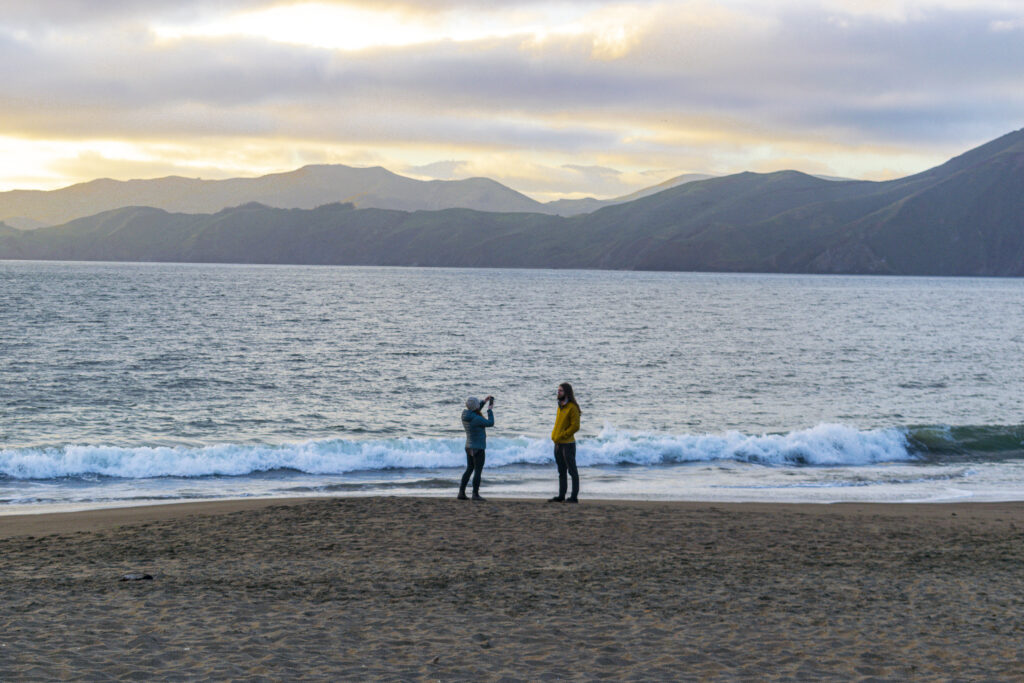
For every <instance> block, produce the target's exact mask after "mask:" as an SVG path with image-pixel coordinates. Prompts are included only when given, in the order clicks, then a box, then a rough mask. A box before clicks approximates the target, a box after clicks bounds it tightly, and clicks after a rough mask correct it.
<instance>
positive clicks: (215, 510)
mask: <svg viewBox="0 0 1024 683" xmlns="http://www.w3.org/2000/svg"><path fill="white" fill-rule="evenodd" d="M333 500H364V501H365V500H374V501H380V502H381V503H386V502H387V501H438V502H444V501H448V500H449V497H442V496H382V495H367V496H308V497H295V496H293V497H281V498H272V497H267V498H224V499H204V500H184V501H165V502H159V503H141V504H138V505H122V506H116V507H100V508H87V509H79V510H60V511H43V512H16V513H11V514H3V513H0V539H5V538H15V537H17V536H27V535H30V536H42V535H49V534H64V533H81V532H92V531H99V530H105V529H112V528H116V527H122V526H131V525H134V524H147V523H150V522H163V521H176V520H181V519H183V518H186V517H191V516H195V515H200V516H216V515H226V514H231V513H236V512H247V511H254V510H262V509H265V508H268V507H275V506H284V507H294V506H301V505H304V504H311V503H316V502H323V501H333ZM451 502H452V503H453V504H464V503H465V501H455V500H451ZM491 503H494V504H503V503H527V504H533V503H535V504H537V505H538V506H541V505H544V506H546V505H547V503H546V502H545V500H544V499H542V498H499V497H490V496H488V498H487V502H486V503H483V504H474V503H472V502H469V503H466V504H468V505H484V506H486V505H489V504H491ZM593 505H600V506H613V507H627V508H647V509H659V508H662V509H666V510H675V511H699V510H728V511H734V512H746V513H765V512H797V513H803V514H815V513H826V512H828V511H831V512H832V513H836V514H840V513H841V514H875V515H886V516H893V515H898V516H913V517H922V518H937V517H947V516H949V515H951V514H953V516H957V515H958V514H969V515H974V516H979V515H980V516H990V515H1011V516H1019V517H1020V519H1021V523H1022V524H1024V500H1009V501H977V502H970V501H951V502H922V503H919V502H896V503H876V502H867V503H862V502H835V503H832V502H822V503H816V502H805V503H789V502H779V503H775V502H716V501H688V500H638V499H628V498H608V499H598V498H594V499H591V498H586V499H583V500H582V501H581V503H580V506H581V507H586V506H593Z"/></svg>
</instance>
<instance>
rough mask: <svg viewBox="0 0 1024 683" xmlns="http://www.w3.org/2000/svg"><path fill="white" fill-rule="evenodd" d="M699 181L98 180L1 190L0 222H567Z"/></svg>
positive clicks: (345, 171)
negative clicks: (392, 218)
mask: <svg viewBox="0 0 1024 683" xmlns="http://www.w3.org/2000/svg"><path fill="white" fill-rule="evenodd" d="M703 177H707V176H679V177H678V178H673V179H672V180H669V181H666V182H665V183H662V184H661V185H658V186H655V187H652V188H648V189H646V190H641V191H640V192H638V193H634V194H633V195H628V196H626V197H622V198H619V199H609V200H599V199H568V200H559V201H556V202H549V203H547V204H545V203H541V202H538V201H536V200H534V199H531V198H529V197H527V196H526V195H524V194H522V193H520V192H516V191H515V190H513V189H511V188H509V187H506V186H505V185H502V184H501V183H499V182H496V181H494V180H491V179H489V178H467V179H464V180H415V179H413V178H407V177H405V176H401V175H398V174H397V173H392V172H391V171H389V170H387V169H385V168H381V167H380V166H375V167H372V168H354V167H351V166H344V165H340V164H334V165H312V166H303V167H302V168H300V169H297V170H295V171H289V172H287V173H273V174H270V175H265V176H260V177H258V178H230V179H227V180H201V179H198V178H183V177H181V176H168V177H166V178H155V179H151V180H111V179H109V178H104V179H99V180H92V181H89V182H86V183H79V184H77V185H72V186H70V187H65V188H62V189H59V190H50V191H42V190H12V191H9V192H0V220H2V221H4V222H6V223H7V224H8V225H9V226H11V227H13V228H19V229H22V230H33V229H37V228H40V227H46V226H50V225H59V224H61V223H66V222H68V221H72V220H75V219H77V218H84V217H86V216H93V215H95V214H98V213H102V212H104V211H110V210H112V209H119V208H122V207H126V206H151V207H153V208H157V209H164V210H165V211H177V212H182V213H216V212H217V211H220V210H221V209H225V208H228V207H232V206H240V205H242V204H247V203H249V202H260V203H261V204H265V205H267V206H270V207H274V208H282V209H313V208H316V207H318V206H322V205H324V204H330V203H333V202H352V203H353V204H355V205H356V206H357V207H358V208H361V209H374V208H376V209H398V210H402V211H438V210H441V209H452V208H463V209H476V210H478V211H498V212H506V211H514V212H536V213H548V214H557V215H564V216H570V215H575V214H581V213H589V212H591V211H596V210H597V209H599V208H602V207H604V206H610V205H612V204H617V203H621V202H624V201H630V200H631V199H636V198H637V197H639V196H645V195H647V194H652V193H654V192H658V191H660V190H662V189H665V188H666V187H672V186H675V185H678V184H680V183H682V182H688V181H690V180H694V179H699V178H703Z"/></svg>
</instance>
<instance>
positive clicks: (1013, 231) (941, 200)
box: [0, 130, 1024, 276]
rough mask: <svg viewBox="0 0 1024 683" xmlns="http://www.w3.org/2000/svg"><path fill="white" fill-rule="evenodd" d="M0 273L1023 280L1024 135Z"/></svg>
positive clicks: (83, 228)
mask: <svg viewBox="0 0 1024 683" xmlns="http://www.w3.org/2000/svg"><path fill="white" fill-rule="evenodd" d="M0 258H33V259H72V260H73V259H85V260H139V261H198V262H238V263H310V264H314V263H315V264H365V265H421V266H486V267H558V268H617V269H643V270H702V271H747V272H791V273H873V274H908V275H984V276H1022V275H1024V130H1021V131H1016V132H1014V133H1010V134H1008V135H1005V136H1003V137H1001V138H999V139H997V140H994V141H992V142H990V143H988V144H986V145H983V146H981V147H979V148H976V149H974V150H971V151H969V152H967V153H965V154H963V155H961V156H958V157H956V158H954V159H951V160H950V161H948V162H947V163H945V164H943V165H941V166H938V167H936V168H933V169H930V170H928V171H925V172H924V173H920V174H917V175H913V176H909V177H906V178H900V179H898V180H892V181H887V182H867V181H835V180H824V179H821V178H816V177H813V176H809V175H806V174H803V173H799V172H796V171H780V172H777V173H768V174H757V173H740V174H736V175H732V176H724V177H719V178H711V179H707V180H701V181H695V182H688V183H685V184H683V185H679V186H676V187H672V188H670V189H667V190H664V191H662V192H658V193H656V194H653V195H651V196H647V197H642V198H640V199H636V200H634V201H630V202H625V203H621V204H616V205H612V206H607V207H605V208H601V209H599V210H597V211H595V212H593V213H589V214H584V215H577V216H572V217H560V216H551V215H546V214H543V213H523V212H482V211H475V210H471V209H445V210H440V211H400V210H394V209H372V208H371V209H365V208H357V207H356V206H355V205H353V204H352V203H334V204H329V205H325V206H320V207H318V208H316V209H310V210H302V209H290V210H285V209H277V208H272V207H268V206H265V205H261V204H245V205H242V206H238V207H235V208H232V209H226V210H222V211H218V212H216V213H206V214H186V213H170V212H167V211H164V210H160V209H155V208H139V207H135V208H123V209H117V210H113V211H109V212H105V213H102V214H99V215H96V216H91V217H87V218H82V219H78V220H75V221H72V222H69V223H67V224H65V225H62V226H57V227H51V228H42V229H38V230H35V231H32V232H18V231H14V230H10V229H9V230H8V231H6V232H4V231H2V230H0Z"/></svg>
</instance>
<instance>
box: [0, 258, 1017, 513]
mask: <svg viewBox="0 0 1024 683" xmlns="http://www.w3.org/2000/svg"><path fill="white" fill-rule="evenodd" d="M0 330H2V333H0V514H11V513H22V512H26V511H28V512H32V511H49V510H58V509H60V510H64V509H82V508H88V507H112V506H121V505H135V504H145V503H150V502H169V501H180V500H196V499H216V498H238V497H253V496H260V497H295V496H322V495H344V496H357V495H382V494H383V495H417V496H454V495H455V493H456V491H457V480H458V478H459V476H460V475H461V471H462V468H463V466H464V464H465V455H464V452H463V440H464V435H463V432H462V427H461V423H460V420H459V416H460V413H461V410H462V405H463V401H464V400H465V398H466V397H467V396H469V395H476V396H485V395H488V394H493V395H494V396H495V397H496V401H495V417H496V426H495V427H494V428H492V429H490V430H488V449H487V465H486V467H485V469H484V485H483V489H482V492H483V494H484V495H485V496H487V495H490V496H497V497H501V496H514V497H522V498H537V499H541V498H546V497H548V496H550V495H552V494H554V493H555V491H556V487H557V481H556V473H555V468H554V465H553V461H552V458H551V443H550V440H549V439H548V435H549V434H550V430H551V426H552V423H553V420H554V414H555V389H556V386H557V385H558V383H560V382H563V381H569V382H571V383H572V384H573V386H574V387H575V389H576V394H577V397H578V399H579V401H580V405H581V407H582V414H583V418H582V430H581V432H580V434H579V435H578V442H579V443H578V462H579V464H580V465H581V479H582V490H581V497H582V498H584V499H586V498H587V497H591V498H630V499H657V500H697V501H723V502H724V501H780V502H820V503H834V502H843V501H882V502H925V501H927V502H943V501H964V500H976V501H993V500H1020V499H1024V418H1022V408H1024V363H1022V362H1021V361H1022V358H1024V280H1017V279H969V278H888V277H845V276H803V275H759V274H711V273H638V272H618V271H556V270H468V269H417V268H371V267H306V266H249V265H244V266H242V265H218V264H138V263H116V264H114V263H58V262H16V261H6V262H0Z"/></svg>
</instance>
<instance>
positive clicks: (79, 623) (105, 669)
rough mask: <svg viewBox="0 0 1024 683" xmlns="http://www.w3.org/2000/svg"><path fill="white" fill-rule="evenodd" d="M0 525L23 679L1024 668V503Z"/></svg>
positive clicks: (1, 578)
mask: <svg viewBox="0 0 1024 683" xmlns="http://www.w3.org/2000/svg"><path fill="white" fill-rule="evenodd" d="M0 527H2V528H5V529H6V531H5V534H4V535H3V537H0V590H2V591H3V594H4V596H5V603H4V609H3V610H0V628H2V629H3V630H2V633H3V636H2V637H0V652H2V654H3V656H2V657H0V678H4V679H7V678H11V679H29V680H38V679H43V680H49V679H55V678H78V679H82V678H85V679H105V678H116V679H150V680H152V679H155V678H164V679H167V678H170V679H189V680H193V679H198V680H209V679H218V680H222V679H227V678H269V679H282V678H303V679H339V678H345V679H360V680H380V679H387V680H394V679H402V680H409V679H425V678H429V679H434V680H505V681H515V680H566V679H587V680H592V679H601V678H612V679H616V680H651V679H657V680H706V679H736V678H739V679H758V680H773V679H790V680H792V679H814V680H851V679H869V678H885V679H908V678H912V679H923V680H932V679H949V678H957V677H963V678H988V679H1013V678H1019V677H1020V675H1022V674H1024V639H1022V638H1021V632H1022V631H1024V620H1022V618H1021V605H1022V604H1024V599H1022V598H1021V597H1020V596H1021V595H1024V576H1022V574H1021V572H1020V567H1021V566H1022V564H1024V543H1022V541H1024V503H943V504H859V503H857V504H829V505H822V504H795V505H794V504H774V503H771V504H769V503H740V504H735V503H730V504H724V503H688V502H648V501H618V500H616V501H593V500H584V501H583V502H582V503H581V504H580V505H564V504H563V505H548V504H546V503H544V502H542V501H539V500H502V499H493V500H489V501H488V502H487V503H483V504H473V503H470V502H462V501H456V500H452V499H447V498H445V499H440V498H405V497H392V498H383V497H366V498H359V497H355V498H324V499H309V498H301V499H248V500H229V501H215V502H203V503H195V502H190V503H181V504H172V505H155V506H146V507H135V508H116V509H106V510H92V511H85V512H75V513H57V514H52V515H23V516H16V517H15V516H12V517H6V518H2V519H0ZM131 572H138V573H146V574H149V575H150V576H152V577H153V578H152V580H142V581H121V580H119V579H120V578H121V577H122V576H123V575H125V574H127V573H131Z"/></svg>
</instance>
